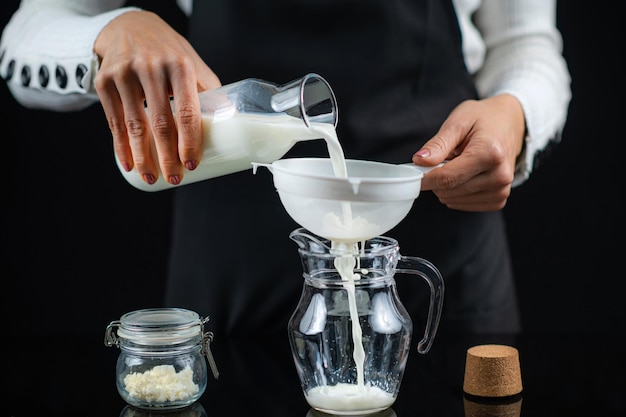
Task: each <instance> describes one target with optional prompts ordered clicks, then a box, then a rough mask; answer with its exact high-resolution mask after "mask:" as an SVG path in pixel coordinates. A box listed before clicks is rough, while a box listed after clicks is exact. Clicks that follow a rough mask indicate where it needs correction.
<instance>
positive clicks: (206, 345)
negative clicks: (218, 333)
mask: <svg viewBox="0 0 626 417" xmlns="http://www.w3.org/2000/svg"><path fill="white" fill-rule="evenodd" d="M208 321H209V318H208V317H205V318H200V333H201V334H202V348H201V349H200V353H202V354H203V355H204V356H205V357H206V358H207V361H208V362H209V366H210V367H211V372H212V373H213V378H215V379H217V378H218V377H219V376H220V373H219V371H218V370H217V364H216V363H215V359H214V358H213V353H211V342H212V341H213V332H211V331H208V332H205V331H204V324H205V323H206V322H208Z"/></svg>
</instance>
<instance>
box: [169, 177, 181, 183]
mask: <svg viewBox="0 0 626 417" xmlns="http://www.w3.org/2000/svg"><path fill="white" fill-rule="evenodd" d="M170 184H172V185H178V184H180V177H179V176H178V175H170Z"/></svg>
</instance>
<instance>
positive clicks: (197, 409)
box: [119, 402, 207, 417]
mask: <svg viewBox="0 0 626 417" xmlns="http://www.w3.org/2000/svg"><path fill="white" fill-rule="evenodd" d="M157 416H162V417H207V414H206V410H205V409H204V407H202V404H200V403H199V402H197V403H193V404H191V405H190V406H189V407H185V408H181V409H179V410H173V411H171V410H170V411H167V412H163V413H159V412H155V411H153V410H142V409H140V408H135V407H133V406H132V405H127V406H126V407H124V409H123V410H122V412H121V413H120V416H119V417H157Z"/></svg>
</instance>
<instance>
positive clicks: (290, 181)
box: [252, 158, 432, 242]
mask: <svg viewBox="0 0 626 417" xmlns="http://www.w3.org/2000/svg"><path fill="white" fill-rule="evenodd" d="M252 165H253V172H256V169H257V167H258V166H265V167H267V168H268V169H269V170H270V172H271V173H272V174H273V178H274V186H275V187H276V190H277V191H278V194H279V196H280V200H281V202H282V204H283V206H284V207H285V209H286V210H287V213H288V214H289V215H290V216H291V217H292V218H293V219H294V220H295V221H296V222H297V223H298V224H299V225H301V226H302V227H304V228H306V229H308V230H309V231H311V232H313V233H315V234H317V235H318V236H322V237H324V238H327V239H329V240H331V241H341V242H358V241H364V240H367V239H371V238H373V237H376V236H380V235H383V234H384V233H386V232H387V231H389V230H391V229H392V228H393V227H394V226H396V225H397V224H398V223H400V221H402V219H404V217H405V216H406V215H407V214H408V212H409V210H410V209H411V207H412V206H413V202H414V201H415V199H416V198H417V197H418V196H419V193H420V187H421V183H422V177H423V176H424V172H425V171H428V170H430V169H432V168H427V167H419V166H417V165H413V164H401V165H395V164H388V163H384V162H373V161H363V160H354V159H348V160H346V168H347V172H348V177H347V178H344V177H337V176H335V173H334V171H333V166H332V162H331V160H330V158H291V159H280V160H278V161H275V162H273V163H271V164H260V163H253V164H252Z"/></svg>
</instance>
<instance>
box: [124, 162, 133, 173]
mask: <svg viewBox="0 0 626 417" xmlns="http://www.w3.org/2000/svg"><path fill="white" fill-rule="evenodd" d="M122 168H124V171H126V172H130V170H131V169H132V168H131V167H130V164H129V163H128V162H122Z"/></svg>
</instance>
